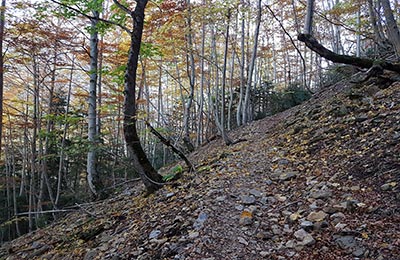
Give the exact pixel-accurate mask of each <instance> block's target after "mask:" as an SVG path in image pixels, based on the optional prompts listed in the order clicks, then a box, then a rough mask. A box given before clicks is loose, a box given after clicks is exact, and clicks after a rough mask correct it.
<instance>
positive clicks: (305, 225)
mask: <svg viewBox="0 0 400 260" xmlns="http://www.w3.org/2000/svg"><path fill="white" fill-rule="evenodd" d="M300 227H301V228H302V229H304V230H305V231H311V230H313V228H314V223H312V222H311V221H308V220H303V221H302V222H301V223H300Z"/></svg>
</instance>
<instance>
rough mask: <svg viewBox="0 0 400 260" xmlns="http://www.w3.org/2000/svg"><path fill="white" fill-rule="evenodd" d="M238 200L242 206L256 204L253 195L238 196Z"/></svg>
mask: <svg viewBox="0 0 400 260" xmlns="http://www.w3.org/2000/svg"><path fill="white" fill-rule="evenodd" d="M240 200H241V201H242V203H243V204H244V205H251V204H254V202H256V198H255V197H254V196H253V195H250V196H247V195H242V196H240Z"/></svg>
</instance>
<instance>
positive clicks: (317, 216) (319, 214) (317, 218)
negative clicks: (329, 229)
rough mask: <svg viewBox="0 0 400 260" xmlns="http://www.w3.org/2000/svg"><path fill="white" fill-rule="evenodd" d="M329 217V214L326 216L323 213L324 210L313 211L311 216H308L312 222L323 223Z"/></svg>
mask: <svg viewBox="0 0 400 260" xmlns="http://www.w3.org/2000/svg"><path fill="white" fill-rule="evenodd" d="M327 216H328V214H326V213H325V212H323V211H322V210H320V211H313V212H311V213H310V214H308V216H307V220H309V221H311V222H321V221H323V220H324V219H325V218H326V217H327Z"/></svg>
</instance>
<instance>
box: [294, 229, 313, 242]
mask: <svg viewBox="0 0 400 260" xmlns="http://www.w3.org/2000/svg"><path fill="white" fill-rule="evenodd" d="M294 236H295V238H296V239H297V240H299V241H300V242H299V244H300V245H303V246H309V245H313V244H315V239H314V238H313V237H312V236H311V235H310V234H309V233H307V232H306V231H305V230H304V229H299V230H297V231H296V232H294Z"/></svg>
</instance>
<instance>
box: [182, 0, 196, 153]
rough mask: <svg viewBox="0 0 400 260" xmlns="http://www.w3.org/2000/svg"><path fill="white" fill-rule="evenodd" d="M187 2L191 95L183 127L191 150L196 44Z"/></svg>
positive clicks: (188, 68) (185, 139) (188, 0)
mask: <svg viewBox="0 0 400 260" xmlns="http://www.w3.org/2000/svg"><path fill="white" fill-rule="evenodd" d="M186 3H187V6H188V13H187V26H188V33H187V34H186V39H187V49H188V54H187V55H186V60H187V61H186V62H187V73H188V77H189V84H190V90H189V96H188V98H187V100H186V104H185V111H184V118H183V129H184V131H183V132H184V133H183V142H184V143H185V145H186V148H187V149H188V150H189V151H190V152H191V151H193V150H194V147H193V144H192V141H191V139H190V133H189V124H190V109H191V107H192V103H193V97H194V85H195V78H196V74H195V73H196V72H195V64H194V55H193V51H194V50H193V48H194V45H193V35H192V34H193V31H192V9H191V4H190V0H187V1H186Z"/></svg>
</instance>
